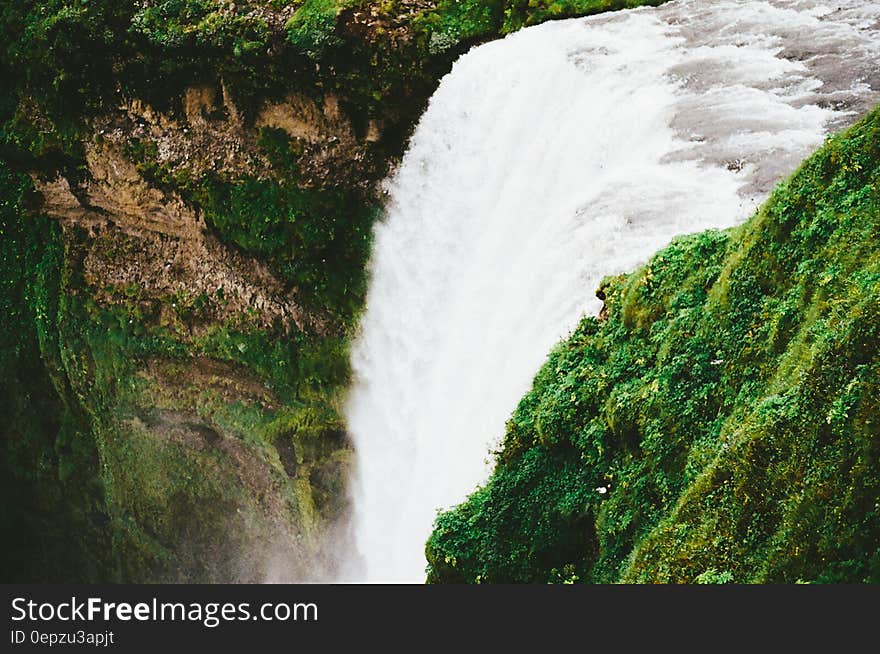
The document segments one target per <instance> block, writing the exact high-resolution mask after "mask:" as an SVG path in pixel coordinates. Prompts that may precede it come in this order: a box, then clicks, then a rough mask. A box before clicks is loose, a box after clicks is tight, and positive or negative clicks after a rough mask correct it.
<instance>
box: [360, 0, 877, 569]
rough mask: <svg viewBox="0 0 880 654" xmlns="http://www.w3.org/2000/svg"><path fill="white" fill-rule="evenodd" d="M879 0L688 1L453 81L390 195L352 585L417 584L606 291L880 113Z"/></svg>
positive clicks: (549, 31) (533, 40)
mask: <svg viewBox="0 0 880 654" xmlns="http://www.w3.org/2000/svg"><path fill="white" fill-rule="evenodd" d="M878 17H880V2H870V1H865V0H861V1H858V0H837V1H835V2H834V3H833V4H832V5H827V6H826V5H824V4H822V3H821V2H818V1H816V0H800V1H798V0H790V1H786V0H767V1H749V0H726V1H724V0H691V1H682V2H672V3H669V4H666V5H663V6H661V7H660V8H656V9H653V8H651V9H647V8H646V9H640V10H634V11H625V12H617V13H614V14H606V15H602V16H597V17H594V18H591V19H577V20H568V21H561V22H556V23H550V24H545V25H542V26H539V27H534V28H529V29H526V30H523V31H521V32H519V33H516V34H514V35H512V36H509V37H508V38H506V39H503V40H501V41H497V42H494V43H490V44H488V45H484V46H481V47H478V48H475V49H473V50H472V51H471V52H469V53H468V54H467V55H465V56H463V57H461V59H459V60H458V62H457V63H456V64H455V66H454V68H453V70H452V72H451V73H450V74H449V75H447V76H446V77H445V78H444V79H443V81H442V83H441V85H440V87H439V89H438V90H437V92H436V93H435V95H434V96H433V98H432V99H431V102H430V106H429V108H428V110H427V112H426V113H425V115H424V116H423V118H422V120H421V122H420V123H419V125H418V128H417V129H416V131H415V134H414V135H413V137H412V140H411V143H410V146H409V150H408V152H407V153H406V155H405V157H404V159H403V161H402V163H401V165H400V168H399V170H398V171H397V172H396V174H395V175H394V176H393V178H392V179H391V180H390V181H389V182H388V184H387V190H388V193H389V200H390V201H389V204H388V208H387V213H386V216H385V218H384V220H383V221H382V222H381V223H379V224H378V225H377V226H376V230H375V249H374V252H373V257H372V262H371V266H370V273H371V281H370V289H369V293H368V298H367V307H366V311H365V314H364V316H363V319H362V325H361V334H360V336H359V338H358V340H357V342H356V343H355V345H354V349H353V355H352V357H353V359H352V362H353V368H354V373H355V381H354V384H353V388H352V390H351V394H350V398H349V402H348V407H347V419H348V425H349V430H350V433H351V435H352V438H353V440H354V445H355V449H356V452H357V465H356V474H355V478H354V480H353V483H352V494H353V503H354V533H355V539H356V545H357V549H358V552H357V553H355V554H352V556H351V562H350V565H349V567H348V570H347V571H346V580H357V581H375V582H420V581H423V580H424V570H425V559H424V543H425V541H426V539H427V537H428V535H429V534H430V530H431V525H432V522H433V520H434V518H435V515H436V512H437V510H438V509H440V508H446V507H450V506H452V505H455V504H457V503H459V502H461V501H462V500H464V499H465V497H466V496H467V494H468V493H470V492H472V491H473V490H474V489H475V488H476V486H477V485H479V484H480V483H482V482H483V481H485V479H486V478H487V475H488V472H489V465H488V462H487V459H488V458H489V452H490V449H491V448H492V447H493V446H494V445H495V444H496V443H497V442H498V440H499V438H500V437H501V435H502V434H503V431H504V423H505V421H506V420H507V418H508V417H509V416H510V414H511V411H512V410H513V409H514V407H515V405H516V403H517V401H518V400H519V398H520V397H522V395H523V394H524V393H525V392H526V391H527V390H528V388H529V386H530V383H531V380H532V378H533V376H534V374H535V372H536V371H537V370H538V368H539V367H540V366H541V364H542V362H543V361H544V360H545V359H546V356H547V354H548V352H549V350H550V349H551V348H552V346H553V345H554V343H556V342H557V341H558V340H559V339H560V338H561V337H564V336H565V334H566V333H567V332H568V331H570V330H571V329H572V328H573V327H574V326H575V325H576V324H577V322H578V320H579V319H580V318H581V316H582V315H583V314H584V313H585V312H587V313H589V312H595V311H596V310H597V309H598V306H599V303H598V301H597V300H596V299H595V298H594V290H595V289H596V287H597V285H598V283H599V281H600V280H601V278H602V277H603V276H605V275H608V274H612V273H618V272H622V271H626V270H629V269H632V268H633V267H635V266H637V265H638V264H639V263H641V262H644V261H645V260H646V259H647V258H648V257H649V256H650V255H651V254H652V253H653V252H655V251H656V250H657V249H658V248H660V247H662V246H663V245H664V244H666V243H668V242H669V240H670V239H671V238H672V237H673V236H675V235H677V234H682V233H687V232H694V231H698V230H703V229H707V228H713V227H717V228H722V227H728V226H731V225H734V224H736V223H738V222H741V221H742V220H744V219H745V218H747V217H748V216H749V215H750V214H751V213H752V212H753V211H754V209H755V207H756V206H758V205H759V204H760V203H761V202H762V201H763V200H764V199H765V198H766V195H767V193H768V192H769V190H770V189H771V188H772V186H773V184H774V183H775V182H776V181H778V179H779V178H780V177H781V176H783V175H784V174H787V173H789V172H791V171H792V170H793V168H794V167H795V166H796V165H797V163H798V162H799V161H800V160H802V159H803V158H804V157H805V156H806V155H808V154H809V153H810V152H811V151H812V150H813V149H815V148H816V147H817V146H818V145H820V144H821V143H822V140H823V137H824V135H825V134H826V133H827V132H828V130H830V129H836V128H839V127H841V126H843V125H845V124H846V123H849V122H852V121H853V120H855V118H856V117H857V116H858V115H859V114H861V113H864V112H865V111H866V110H867V108H868V107H869V106H870V105H871V104H872V103H874V102H876V101H878V99H880V96H878V94H877V92H876V90H872V86H873V89H878V88H880V64H878V63H877V62H878V61H880V24H878Z"/></svg>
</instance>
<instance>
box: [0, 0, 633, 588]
mask: <svg viewBox="0 0 880 654" xmlns="http://www.w3.org/2000/svg"><path fill="white" fill-rule="evenodd" d="M635 4H643V3H641V2H620V1H613V0H612V1H609V0H579V1H575V2H571V3H568V2H566V3H553V4H544V3H530V4H528V5H526V4H525V3H522V2H518V1H516V2H501V1H498V2H494V1H493V2H482V1H476V0H475V1H473V2H451V1H450V2H446V1H445V0H441V1H440V2H439V3H435V2H422V1H420V0H401V1H397V2H390V3H382V4H379V5H376V4H371V3H357V2H341V3H340V2H336V1H335V0H305V2H300V1H294V2H288V1H286V0H281V1H273V2H238V3H232V2H227V1H225V0H167V1H162V2H122V3H120V2H110V1H106V2H102V1H91V2H89V3H79V2H75V3H74V2H64V1H62V0H58V1H54V0H53V1H51V2H20V3H15V4H14V6H9V7H7V8H5V9H4V10H3V14H2V27H3V36H4V42H3V46H2V61H0V73H2V75H3V78H4V80H8V82H9V84H8V93H6V94H5V95H4V98H3V99H2V102H0V125H2V127H0V148H2V159H3V166H2V171H0V172H2V188H3V193H2V195H3V198H4V199H3V207H2V209H3V211H2V220H3V223H2V234H3V242H2V245H0V252H2V261H0V264H2V281H3V286H2V297H0V300H2V305H3V307H4V310H5V315H6V316H7V319H6V320H5V321H4V325H3V328H2V341H0V345H2V346H0V361H2V367H3V373H4V374H3V380H2V385H0V399H2V406H3V411H2V417H0V426H2V435H3V440H2V444H0V448H2V462H0V465H2V468H3V469H2V477H3V480H4V482H3V483H4V500H3V506H2V507H0V520H2V522H3V532H4V534H8V535H9V537H7V538H5V539H4V548H5V549H6V550H7V552H6V555H5V556H4V557H3V561H4V564H3V565H4V568H3V578H4V579H5V580H15V579H19V580H29V581H30V580H51V581H59V580H70V581H93V580H124V581H160V580H171V581H186V580H197V581H209V580H215V581H228V580H256V581H260V580H265V579H276V580H285V579H322V578H327V577H332V575H333V574H334V570H335V568H336V565H337V563H338V561H337V554H338V552H340V551H342V550H344V549H345V548H346V546H347V538H348V536H347V532H346V528H345V524H346V513H347V500H346V490H345V486H346V480H347V476H348V466H349V460H350V447H349V445H348V443H347V440H346V437H345V429H344V425H343V423H342V420H341V418H340V411H339V408H340V397H341V395H342V393H343V392H344V389H345V387H346V384H347V382H348V374H349V373H348V363H347V339H348V337H349V335H350V333H351V331H352V329H353V328H354V325H355V323H356V318H357V315H358V311H359V309H360V308H361V305H362V303H363V296H364V290H365V272H364V268H365V263H366V259H367V256H368V253H369V247H370V230H371V226H372V222H373V220H374V219H375V217H376V215H377V214H378V210H379V207H380V205H381V200H382V198H381V193H380V191H379V189H378V185H377V182H378V181H379V180H380V179H381V178H383V177H384V176H385V175H386V174H387V173H388V171H389V168H390V166H391V165H393V162H394V161H395V160H396V158H397V157H398V156H399V155H400V154H401V152H402V149H403V146H404V143H405V139H406V137H407V135H408V134H409V131H410V130H411V128H412V126H413V125H414V123H415V121H416V120H417V118H418V116H419V115H420V114H421V112H422V110H423V109H424V106H425V104H426V102H427V99H428V97H429V95H430V93H431V92H432V91H433V89H434V87H435V86H436V84H437V82H438V80H439V79H440V77H441V76H442V75H443V74H444V73H445V72H446V71H447V70H448V69H449V67H450V65H451V63H452V61H453V60H454V59H455V57H456V56H457V55H458V54H459V53H461V52H463V51H464V50H465V49H466V48H467V47H469V46H470V45H472V44H473V43H476V42H478V41H481V40H486V39H489V38H494V37H496V36H498V35H500V34H503V33H505V32H508V31H511V30H513V29H517V28H518V27H521V26H523V25H525V24H531V23H534V22H539V21H541V20H544V19H546V18H551V17H558V16H565V15H575V14H584V13H591V12H595V11H602V10H606V9H617V8H621V7H624V6H629V5H635ZM4 90H6V88H5V89H4Z"/></svg>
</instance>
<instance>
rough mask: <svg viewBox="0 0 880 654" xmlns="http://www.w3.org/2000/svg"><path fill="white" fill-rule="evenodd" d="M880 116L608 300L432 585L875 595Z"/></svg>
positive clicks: (530, 397) (603, 292)
mask: <svg viewBox="0 0 880 654" xmlns="http://www.w3.org/2000/svg"><path fill="white" fill-rule="evenodd" d="M878 230H880V109H876V110H874V112H873V113H871V114H870V115H868V116H867V117H866V118H865V119H863V120H862V121H861V122H859V123H858V124H856V125H855V126H854V127H852V128H850V129H849V130H847V131H846V132H843V133H842V134H840V135H837V136H835V137H833V138H831V139H829V141H828V142H827V143H826V145H825V146H824V147H823V148H822V149H821V150H820V151H819V152H817V153H816V154H815V155H814V156H812V157H811V158H810V159H808V160H807V161H806V162H805V163H804V164H803V165H802V167H801V168H800V170H799V171H798V172H796V173H795V174H794V176H792V177H791V178H790V179H789V180H788V181H786V182H784V183H782V184H781V185H780V186H779V187H777V189H776V190H775V191H774V193H773V195H772V196H771V198H770V200H769V201H768V202H767V203H766V204H765V205H764V207H763V208H761V209H760V210H759V211H758V212H757V214H756V215H755V216H754V217H752V218H751V220H749V221H748V222H747V223H746V224H745V225H743V226H741V227H739V228H736V229H733V230H729V231H725V232H707V233H704V234H698V235H695V236H689V237H684V238H679V239H677V240H676V241H675V242H673V243H672V245H670V246H669V247H668V248H666V249H665V250H662V251H661V252H659V253H658V254H657V255H655V256H654V257H653V259H652V260H651V261H650V262H649V263H648V264H647V265H646V266H644V267H643V268H641V269H639V270H637V271H635V272H633V273H632V274H629V275H623V276H620V277H617V278H610V279H607V280H605V282H603V284H602V286H601V288H600V290H599V297H600V299H602V300H604V302H605V308H604V309H603V311H602V313H601V314H600V315H599V317H598V318H592V317H589V318H585V319H584V320H583V321H582V322H581V324H580V326H579V327H578V328H577V330H576V331H575V333H573V334H572V336H571V337H570V338H569V339H568V340H567V341H565V342H563V343H561V344H559V346H558V347H557V348H556V349H555V350H554V351H553V352H552V354H551V355H550V358H549V360H548V361H547V363H546V364H545V366H544V368H543V369H542V370H541V371H540V373H539V374H538V375H537V377H536V378H535V381H534V385H533V388H532V390H531V391H530V392H529V393H528V394H527V395H526V396H525V397H524V398H523V399H522V401H521V403H520V405H519V407H518V408H517V409H516V411H515V412H514V414H513V416H512V418H511V420H510V421H509V423H508V425H507V432H506V435H505V438H504V442H503V447H502V448H501V450H500V452H499V453H498V455H497V466H496V469H495V471H494V473H493V475H492V477H491V479H490V481H489V482H488V484H487V485H486V486H484V487H483V488H480V489H478V490H477V491H476V492H475V493H474V494H473V495H472V496H471V497H470V498H469V499H468V500H467V501H466V502H465V503H463V504H462V505H460V506H459V507H457V508H455V509H454V510H452V511H450V512H447V513H445V514H442V515H441V516H440V517H439V518H438V520H437V523H436V527H435V531H434V532H433V534H432V536H431V538H430V540H429V542H428V546H427V556H428V560H429V563H430V570H429V580H430V581H434V582H510V581H517V582H548V581H549V582H563V583H574V582H604V583H611V582H618V581H622V582H697V583H723V582H730V581H733V582H741V583H742V582H788V583H794V582H797V581H806V582H812V581H816V582H874V583H876V582H878V581H880V504H878V501H877V498H878V493H880V466H878V457H880V438H878V436H880V423H878V410H880V404H878V402H880V393H878V390H880V384H878V381H880V378H878V376H880V358H878V350H877V344H878V342H880V299H878V298H880V294H878V291H880V288H878V283H880V254H878V249H877V236H878Z"/></svg>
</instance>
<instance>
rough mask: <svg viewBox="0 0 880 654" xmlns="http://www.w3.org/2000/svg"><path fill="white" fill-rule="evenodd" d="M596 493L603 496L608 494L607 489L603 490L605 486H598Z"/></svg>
mask: <svg viewBox="0 0 880 654" xmlns="http://www.w3.org/2000/svg"><path fill="white" fill-rule="evenodd" d="M596 492H597V493H599V495H604V494H605V493H607V492H608V489H607V488H605V486H599V488H597V489H596Z"/></svg>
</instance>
